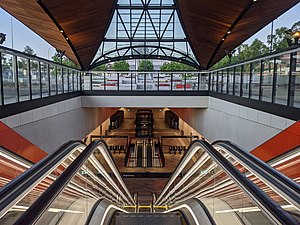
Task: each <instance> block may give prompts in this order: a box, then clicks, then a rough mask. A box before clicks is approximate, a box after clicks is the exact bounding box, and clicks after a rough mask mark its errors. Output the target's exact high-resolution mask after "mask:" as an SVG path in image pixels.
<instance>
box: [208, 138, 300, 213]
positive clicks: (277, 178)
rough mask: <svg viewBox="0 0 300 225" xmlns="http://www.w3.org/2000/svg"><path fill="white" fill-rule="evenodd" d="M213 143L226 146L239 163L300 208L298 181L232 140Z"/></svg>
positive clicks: (299, 186)
mask: <svg viewBox="0 0 300 225" xmlns="http://www.w3.org/2000/svg"><path fill="white" fill-rule="evenodd" d="M212 145H213V146H214V145H219V146H221V147H223V148H225V149H226V150H227V151H228V152H230V154H232V155H233V156H235V157H236V158H237V159H238V160H239V163H241V164H243V166H245V167H246V168H249V170H251V172H252V173H254V175H257V176H258V177H262V178H263V179H264V180H265V181H266V183H267V184H268V185H269V186H271V187H273V188H274V189H275V191H276V192H279V193H280V194H281V195H283V197H284V198H285V199H286V200H287V201H289V202H290V203H292V204H293V205H294V206H295V207H296V208H298V209H300V195H299V193H300V185H299V184H298V183H296V182H294V181H293V180H292V179H290V178H289V177H287V176H285V175H284V174H282V173H280V172H278V171H277V170H276V169H274V168H273V167H271V166H270V165H269V164H267V163H266V162H264V161H262V160H260V159H259V158H257V157H255V156H254V155H252V154H250V153H248V152H246V151H244V150H243V149H241V148H240V147H238V146H237V145H235V144H234V143H232V142H230V141H223V140H218V141H215V142H213V143H212Z"/></svg>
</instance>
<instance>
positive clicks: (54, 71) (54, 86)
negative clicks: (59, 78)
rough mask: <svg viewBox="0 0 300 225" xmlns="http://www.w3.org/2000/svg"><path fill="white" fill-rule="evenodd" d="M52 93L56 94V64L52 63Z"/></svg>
mask: <svg viewBox="0 0 300 225" xmlns="http://www.w3.org/2000/svg"><path fill="white" fill-rule="evenodd" d="M49 67H50V68H49V69H50V95H56V66H54V65H52V64H50V65H49Z"/></svg>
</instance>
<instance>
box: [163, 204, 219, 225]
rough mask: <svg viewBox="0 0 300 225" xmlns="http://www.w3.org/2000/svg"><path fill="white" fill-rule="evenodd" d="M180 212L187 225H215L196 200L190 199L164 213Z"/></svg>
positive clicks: (205, 209) (204, 207)
mask: <svg viewBox="0 0 300 225" xmlns="http://www.w3.org/2000/svg"><path fill="white" fill-rule="evenodd" d="M176 211H180V212H181V213H182V214H183V216H184V218H185V220H186V221H187V222H188V224H189V225H216V223H215V221H214V219H213V218H212V216H211V214H210V212H209V211H208V209H207V208H206V206H205V205H204V204H203V203H202V202H201V201H200V200H198V199H190V200H188V201H186V202H184V203H183V204H180V205H178V206H174V208H172V209H170V210H167V211H166V212H164V213H169V212H176Z"/></svg>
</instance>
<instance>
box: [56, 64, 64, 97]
mask: <svg viewBox="0 0 300 225" xmlns="http://www.w3.org/2000/svg"><path fill="white" fill-rule="evenodd" d="M57 93H58V94H61V93H63V80H62V68H61V66H57Z"/></svg>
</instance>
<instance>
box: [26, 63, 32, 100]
mask: <svg viewBox="0 0 300 225" xmlns="http://www.w3.org/2000/svg"><path fill="white" fill-rule="evenodd" d="M27 70H28V85H29V99H30V100H32V86H31V78H32V77H31V65H30V59H27Z"/></svg>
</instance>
